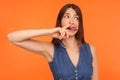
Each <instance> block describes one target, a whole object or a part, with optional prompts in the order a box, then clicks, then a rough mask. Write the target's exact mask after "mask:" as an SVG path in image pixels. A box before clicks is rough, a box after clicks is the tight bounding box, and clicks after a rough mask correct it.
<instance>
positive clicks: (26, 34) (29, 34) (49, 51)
mask: <svg viewBox="0 0 120 80" xmlns="http://www.w3.org/2000/svg"><path fill="white" fill-rule="evenodd" d="M38 36H51V37H53V40H52V42H51V43H50V42H42V41H36V40H33V39H31V38H33V37H38ZM8 39H9V41H11V42H12V43H14V44H15V45H17V46H20V47H22V48H24V49H27V50H30V51H32V52H34V53H38V54H41V55H43V56H45V58H46V59H47V60H48V62H49V65H50V68H51V71H52V73H53V76H54V80H98V70H97V60H96V55H95V48H94V47H93V46H91V45H90V44H88V43H86V42H85V40H84V31H83V22H82V14H81V10H80V9H79V7H78V6H76V5H75V4H66V5H65V6H64V7H63V8H62V9H61V10H60V12H59V14H58V18H57V22H56V27H55V28H52V29H37V30H21V31H16V32H12V33H9V34H8Z"/></svg>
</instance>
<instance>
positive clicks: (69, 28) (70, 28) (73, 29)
mask: <svg viewBox="0 0 120 80" xmlns="http://www.w3.org/2000/svg"><path fill="white" fill-rule="evenodd" d="M67 29H68V30H72V31H76V28H75V27H68V28H67Z"/></svg>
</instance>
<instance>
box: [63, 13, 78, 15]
mask: <svg viewBox="0 0 120 80" xmlns="http://www.w3.org/2000/svg"><path fill="white" fill-rule="evenodd" d="M65 14H68V15H70V13H65ZM65 14H64V15H65ZM74 15H75V16H78V15H77V14H74Z"/></svg>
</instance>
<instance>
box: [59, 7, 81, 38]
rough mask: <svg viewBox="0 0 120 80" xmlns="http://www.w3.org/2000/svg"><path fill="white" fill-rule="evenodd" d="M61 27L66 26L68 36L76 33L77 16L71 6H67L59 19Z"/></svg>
mask: <svg viewBox="0 0 120 80" xmlns="http://www.w3.org/2000/svg"><path fill="white" fill-rule="evenodd" d="M61 25H62V27H64V26H68V28H67V31H68V33H69V35H70V36H73V35H75V34H76V33H77V31H78V28H79V16H78V15H77V13H76V12H75V10H74V9H73V8H68V9H67V10H66V12H65V13H64V15H63V17H62V20H61Z"/></svg>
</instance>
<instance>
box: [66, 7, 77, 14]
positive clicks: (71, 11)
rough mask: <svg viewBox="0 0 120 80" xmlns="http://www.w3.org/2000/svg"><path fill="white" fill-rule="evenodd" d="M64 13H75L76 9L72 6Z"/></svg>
mask: <svg viewBox="0 0 120 80" xmlns="http://www.w3.org/2000/svg"><path fill="white" fill-rule="evenodd" d="M65 13H67V14H77V13H76V11H75V10H74V9H73V8H68V9H67V10H66V11H65Z"/></svg>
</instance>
